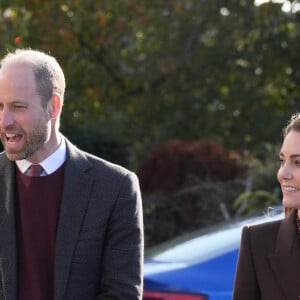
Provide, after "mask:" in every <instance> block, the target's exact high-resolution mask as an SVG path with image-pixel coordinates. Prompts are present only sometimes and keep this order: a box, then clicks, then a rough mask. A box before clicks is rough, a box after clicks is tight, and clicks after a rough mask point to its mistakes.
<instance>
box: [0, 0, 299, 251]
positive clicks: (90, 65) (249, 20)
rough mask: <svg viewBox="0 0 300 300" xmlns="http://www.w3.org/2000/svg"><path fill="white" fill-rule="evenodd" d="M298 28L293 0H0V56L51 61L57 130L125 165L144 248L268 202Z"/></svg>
mask: <svg viewBox="0 0 300 300" xmlns="http://www.w3.org/2000/svg"><path fill="white" fill-rule="evenodd" d="M275 2H276V3H275ZM299 35H300V3H299V1H273V2H268V1H260V2H259V1H255V3H254V1H250V0H249V1H247V0H226V1H225V0H224V1H222V0H172V1H171V0H165V1H160V0H151V1H138V0H114V1H105V0H103V1H100V0H99V1H95V0H73V1H71V0H69V1H68V0H65V1H61V0H60V1H58V0H53V1H47V0H43V1H42V0H25V1H23V0H22V1H21V0H19V1H18V0H9V1H5V0H1V3H0V44H1V47H0V55H1V57H2V56H3V55H5V54H6V53H7V52H8V51H13V50H14V49H16V48H19V47H30V48H33V49H41V50H43V51H45V52H48V53H50V54H52V55H54V56H55V57H56V58H57V60H58V61H59V63H60V64H61V65H62V67H63V69H64V71H65V75H66V79H67V92H66V97H65V104H64V111H63V116H62V131H63V132H64V133H65V135H66V136H67V137H68V138H70V139H71V140H72V141H73V142H74V143H76V144H77V145H78V146H80V147H81V148H83V149H85V150H87V151H89V152H92V153H95V154H97V155H99V156H102V157H104V158H106V159H108V160H111V161H113V162H116V163H119V164H121V165H123V166H126V167H128V168H130V169H131V170H133V171H135V172H137V173H138V175H139V177H140V181H141V187H142V193H143V198H144V218H145V232H146V245H147V246H150V245H153V244H156V243H158V242H159V241H162V240H165V239H168V238H170V237H173V236H175V235H177V234H179V233H181V232H185V231H189V230H191V229H195V228H200V227H203V226H206V225H208V224H211V223H215V222H217V221H221V220H229V219H231V218H233V217H234V216H237V215H242V214H245V213H247V212H249V211H251V210H255V209H258V208H261V207H267V206H270V205H274V204H276V203H280V201H281V199H280V190H279V186H278V184H277V181H276V171H277V168H278V166H279V159H278V151H279V147H280V142H281V138H282V136H281V132H282V127H283V126H284V125H285V124H286V122H287V120H288V119H289V118H290V116H291V114H292V113H294V112H296V111H297V110H298V109H299V98H300V89H299V86H300V68H299V65H300V59H299V53H300V38H299ZM0 92H1V91H0ZM158 229H159V230H158Z"/></svg>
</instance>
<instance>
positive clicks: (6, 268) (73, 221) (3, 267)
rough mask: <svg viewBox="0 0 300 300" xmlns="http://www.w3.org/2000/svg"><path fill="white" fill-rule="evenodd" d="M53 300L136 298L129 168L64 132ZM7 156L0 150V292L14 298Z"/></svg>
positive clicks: (133, 185) (136, 234)
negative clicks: (85, 148)
mask: <svg viewBox="0 0 300 300" xmlns="http://www.w3.org/2000/svg"><path fill="white" fill-rule="evenodd" d="M66 144H67V157H66V162H65V175H64V176H65V177H64V188H63V198H62V204H61V209H60V216H59V223H58V230H57V242H56V253H55V270H54V273H55V275H54V277H55V278H54V289H55V291H54V292H55V295H54V300H95V299H101V300H108V299H114V300H126V299H128V300H140V299H141V298H142V278H143V272H142V265H143V218H142V203H141V195H140V190H139V183H138V179H137V177H136V176H135V174H134V173H132V172H130V171H128V170H126V169H125V168H122V167H120V166H117V165H114V164H112V163H109V162H107V161H105V160H103V159H100V158H97V157H95V156H93V155H91V154H88V153H85V152H83V151H81V150H79V149H78V148H76V147H75V146H74V145H72V144H71V143H70V142H69V141H68V140H67V139H66ZM14 187H15V163H14V162H12V161H9V160H8V159H7V157H6V155H5V153H4V152H3V153H1V154H0V299H1V300H4V299H5V300H16V299H17V249H16V228H15V207H14V192H15V188H14Z"/></svg>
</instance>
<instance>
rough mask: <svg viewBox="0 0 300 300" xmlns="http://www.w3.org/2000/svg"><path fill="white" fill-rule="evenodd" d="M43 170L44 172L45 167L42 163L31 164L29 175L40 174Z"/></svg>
mask: <svg viewBox="0 0 300 300" xmlns="http://www.w3.org/2000/svg"><path fill="white" fill-rule="evenodd" d="M42 172H43V167H42V166H41V165H31V166H30V167H29V168H28V175H29V176H40V175H41V173H42Z"/></svg>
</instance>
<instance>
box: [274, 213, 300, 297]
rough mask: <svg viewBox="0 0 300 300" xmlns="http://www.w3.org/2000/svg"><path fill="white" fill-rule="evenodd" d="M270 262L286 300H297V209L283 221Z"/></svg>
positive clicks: (299, 256) (299, 249)
mask: <svg viewBox="0 0 300 300" xmlns="http://www.w3.org/2000/svg"><path fill="white" fill-rule="evenodd" d="M269 262H270V266H271V269H272V271H273V273H274V276H275V277H276V279H277V282H278V285H279V286H280V288H281V289H282V291H283V292H284V295H285V297H286V299H297V298H298V295H299V292H300V289H299V288H298V287H299V276H298V274H299V269H300V241H299V234H298V231H297V226H296V210H295V209H293V210H292V211H291V212H290V213H289V214H288V215H287V216H286V217H285V218H284V219H283V220H282V221H281V224H280V227H279V231H278V235H277V240H276V245H275V250H274V253H272V254H271V255H269Z"/></svg>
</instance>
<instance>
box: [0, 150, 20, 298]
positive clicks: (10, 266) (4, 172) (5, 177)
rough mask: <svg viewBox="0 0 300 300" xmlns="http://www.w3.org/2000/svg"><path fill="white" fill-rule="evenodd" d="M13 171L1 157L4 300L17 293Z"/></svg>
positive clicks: (0, 252) (0, 253) (0, 240)
mask: <svg viewBox="0 0 300 300" xmlns="http://www.w3.org/2000/svg"><path fill="white" fill-rule="evenodd" d="M2 155H4V154H2ZM14 169H15V167H14V163H13V162H11V161H9V160H8V159H7V158H6V157H4V156H2V157H1V161H0V200H1V201H0V279H1V277H2V282H3V290H4V295H5V299H6V300H15V299H16V291H17V250H16V229H15V206H14V184H15V179H14V178H15V171H14ZM0 284H1V282H0ZM0 288H1V287H0Z"/></svg>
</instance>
